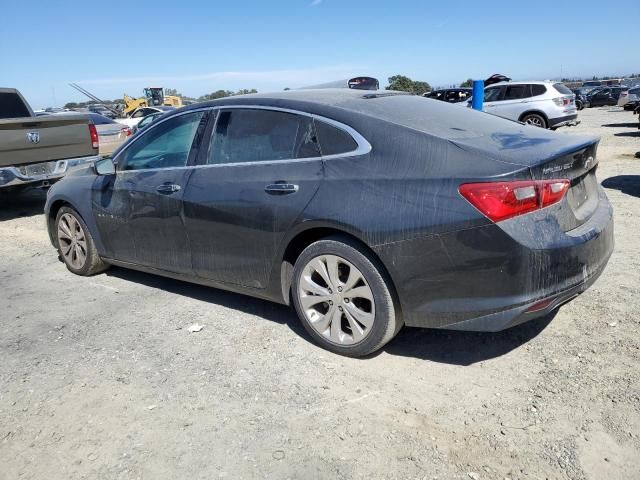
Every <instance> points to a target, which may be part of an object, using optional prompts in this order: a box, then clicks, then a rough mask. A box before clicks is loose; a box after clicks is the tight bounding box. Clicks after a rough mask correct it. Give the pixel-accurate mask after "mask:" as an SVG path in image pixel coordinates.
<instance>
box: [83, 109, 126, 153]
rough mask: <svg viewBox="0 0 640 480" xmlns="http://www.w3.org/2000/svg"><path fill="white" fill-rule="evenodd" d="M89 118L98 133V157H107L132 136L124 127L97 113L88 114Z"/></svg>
mask: <svg viewBox="0 0 640 480" xmlns="http://www.w3.org/2000/svg"><path fill="white" fill-rule="evenodd" d="M88 115H89V118H90V119H91V121H92V122H93V123H94V125H95V126H96V131H97V132H98V148H99V152H98V153H99V155H101V156H104V155H109V154H110V153H112V152H113V151H114V150H115V149H116V148H118V147H119V146H120V145H122V144H123V143H124V142H126V141H127V139H128V138H129V137H130V136H131V135H132V133H133V132H132V131H131V129H130V128H129V127H127V126H126V125H122V124H121V123H118V122H116V121H115V120H112V119H110V118H107V117H105V116H104V115H100V114H98V113H89V114H88Z"/></svg>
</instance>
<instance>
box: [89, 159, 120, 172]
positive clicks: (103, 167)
mask: <svg viewBox="0 0 640 480" xmlns="http://www.w3.org/2000/svg"><path fill="white" fill-rule="evenodd" d="M94 168H95V170H96V173H97V174H98V175H113V174H115V173H116V166H115V165H114V163H113V160H111V159H110V158H102V159H100V160H98V161H96V163H95V165H94Z"/></svg>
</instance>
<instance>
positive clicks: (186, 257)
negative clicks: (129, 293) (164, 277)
mask: <svg viewBox="0 0 640 480" xmlns="http://www.w3.org/2000/svg"><path fill="white" fill-rule="evenodd" d="M206 121H207V112H205V111H196V112H186V113H183V114H181V115H175V116H172V117H170V118H168V119H166V120H164V121H162V122H159V123H158V124H155V125H153V126H152V127H149V129H148V130H146V131H145V132H143V133H142V134H140V136H139V137H138V138H136V139H135V140H134V141H133V143H132V144H131V145H129V146H128V147H126V148H125V149H124V150H122V151H121V152H120V154H118V155H117V157H116V158H115V159H114V161H115V162H116V164H117V172H116V174H115V175H113V176H112V177H110V178H105V179H104V180H102V181H103V182H104V184H103V185H102V186H101V187H100V188H96V189H95V190H94V199H93V208H94V210H95V212H96V218H97V223H98V228H99V229H100V234H101V238H102V239H104V243H105V248H106V250H107V255H108V256H109V257H110V258H113V259H114V260H120V261H124V262H128V263H134V264H137V265H142V266H147V267H153V268H158V269H161V270H167V271H171V272H176V273H187V274H188V273H191V271H192V269H191V253H190V250H189V245H188V241H187V235H186V232H185V226H184V223H183V221H182V214H183V204H182V197H183V193H184V189H185V187H186V185H187V181H188V178H189V175H190V174H191V170H192V169H191V167H190V165H191V163H192V162H193V160H194V159H195V158H196V156H197V151H198V145H199V142H200V138H201V136H202V133H203V131H204V129H205V127H206Z"/></svg>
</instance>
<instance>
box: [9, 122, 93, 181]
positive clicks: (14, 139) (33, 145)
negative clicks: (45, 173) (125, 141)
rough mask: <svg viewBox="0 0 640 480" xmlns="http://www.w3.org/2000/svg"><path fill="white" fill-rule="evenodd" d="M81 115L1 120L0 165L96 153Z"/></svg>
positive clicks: (45, 160) (39, 161) (86, 124)
mask: <svg viewBox="0 0 640 480" xmlns="http://www.w3.org/2000/svg"><path fill="white" fill-rule="evenodd" d="M88 124H89V118H88V117H87V116H86V115H82V114H68V115H67V114H65V115H46V116H40V117H25V118H12V119H1V120H0V168H2V167H9V166H19V165H28V164H33V163H41V162H47V161H51V160H62V159H67V158H76V157H87V156H91V155H96V154H97V153H98V152H97V149H94V148H93V147H92V145H91V138H90V135H89V127H88Z"/></svg>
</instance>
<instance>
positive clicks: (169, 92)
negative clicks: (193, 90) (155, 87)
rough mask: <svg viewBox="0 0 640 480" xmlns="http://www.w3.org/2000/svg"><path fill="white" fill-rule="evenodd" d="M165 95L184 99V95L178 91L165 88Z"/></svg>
mask: <svg viewBox="0 0 640 480" xmlns="http://www.w3.org/2000/svg"><path fill="white" fill-rule="evenodd" d="M164 94H165V95H171V96H174V97H182V94H181V93H179V92H178V90H177V89H175V88H165V89H164Z"/></svg>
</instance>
